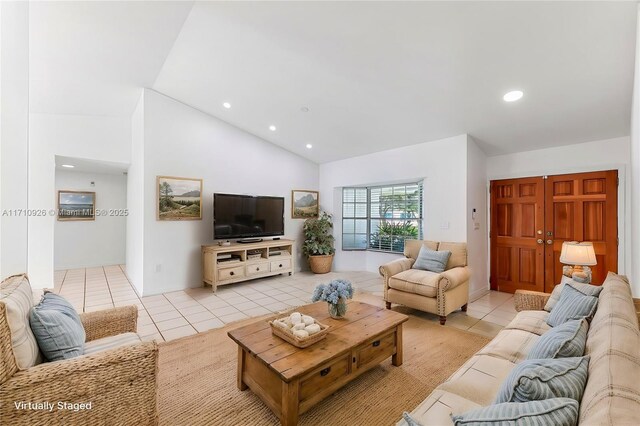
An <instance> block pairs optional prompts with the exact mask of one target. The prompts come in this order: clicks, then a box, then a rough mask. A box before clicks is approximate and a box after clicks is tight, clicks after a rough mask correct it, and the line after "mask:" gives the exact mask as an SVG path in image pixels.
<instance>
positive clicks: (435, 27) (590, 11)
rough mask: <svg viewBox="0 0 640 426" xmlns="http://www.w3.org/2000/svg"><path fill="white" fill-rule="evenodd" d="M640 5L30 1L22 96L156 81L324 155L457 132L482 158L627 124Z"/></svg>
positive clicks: (72, 96)
mask: <svg viewBox="0 0 640 426" xmlns="http://www.w3.org/2000/svg"><path fill="white" fill-rule="evenodd" d="M636 7H637V5H636V3H635V2H423V3H420V2H401V3H398V2H344V3H338V2H299V3H296V2H278V3H272V2H258V3H245V2H196V3H192V2H175V3H171V2H157V3H156V2H118V3H111V2H104V3H103V2H97V3H92V2H87V3H51V2H49V3H47V2H43V3H33V4H31V5H30V16H31V18H30V34H31V49H30V61H31V64H30V69H31V71H30V73H31V75H30V79H31V102H30V108H31V110H32V111H34V112H47V113H65V114H97V115H123V116H128V115H130V114H131V112H132V111H133V109H134V107H135V104H136V102H137V99H138V97H139V94H140V88H141V87H150V88H153V89H155V90H157V91H159V92H161V93H164V94H166V95H168V96H171V97H173V98H175V99H177V100H179V101H181V102H184V103H186V104H188V105H191V106H193V107H195V108H197V109H199V110H202V111H204V112H206V113H208V114H211V115H213V116H216V117H219V118H221V119H222V120H224V121H227V122H229V123H231V124H234V125H236V126H238V127H240V128H242V129H244V130H246V131H248V132H250V133H253V134H255V135H258V136H260V137H262V138H264V139H266V140H268V141H270V142H272V143H274V144H277V145H280V146H282V147H284V148H286V149H288V150H290V151H293V152H295V153H298V154H300V155H302V156H304V157H307V158H310V159H312V160H314V161H316V162H320V163H321V162H326V161H332V160H336V159H341V158H347V157H351V156H355V155H361V154H365V153H369V152H375V151H381V150H384V149H389V148H395V147H399V146H405V145H412V144H417V143H422V142H427V141H430V140H434V139H439V138H444V137H448V136H453V135H457V134H461V133H469V134H471V135H472V136H474V138H476V140H478V141H479V143H480V145H481V147H482V148H483V149H484V150H485V152H487V154H489V155H496V154H500V153H508V152H517V151H524V150H531V149H538V148H544V147H548V146H555V145H560V144H571V143H579V142H586V141H590V140H596V139H605V138H610V137H617V136H624V135H628V134H629V125H630V124H629V123H630V114H631V92H632V85H633V72H634V60H635V39H636V18H635V16H636ZM513 89H519V90H522V91H523V92H524V97H523V98H522V99H521V100H520V101H517V102H513V103H506V102H504V101H503V100H502V95H503V94H504V93H506V92H508V91H509V90H513ZM224 102H229V103H230V104H231V108H229V109H227V108H225V107H224V106H223V103H224ZM271 125H274V126H276V130H275V131H271V130H269V126H271ZM306 144H312V145H313V148H312V149H307V148H306V147H305V145H306Z"/></svg>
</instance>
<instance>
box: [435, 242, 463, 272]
mask: <svg viewBox="0 0 640 426" xmlns="http://www.w3.org/2000/svg"><path fill="white" fill-rule="evenodd" d="M438 251H450V252H451V256H450V257H449V261H448V262H447V270H449V269H451V268H457V267H458V266H467V243H446V242H442V243H440V244H438Z"/></svg>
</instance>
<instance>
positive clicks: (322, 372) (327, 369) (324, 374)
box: [320, 367, 331, 377]
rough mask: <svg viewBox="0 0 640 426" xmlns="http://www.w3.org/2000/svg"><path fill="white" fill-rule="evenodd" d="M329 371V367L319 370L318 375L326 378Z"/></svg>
mask: <svg viewBox="0 0 640 426" xmlns="http://www.w3.org/2000/svg"><path fill="white" fill-rule="evenodd" d="M330 371H331V367H327V368H325V369H324V370H320V375H321V376H322V377H324V376H326V375H327V374H329V372H330Z"/></svg>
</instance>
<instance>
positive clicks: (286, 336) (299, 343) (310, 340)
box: [269, 317, 329, 348]
mask: <svg viewBox="0 0 640 426" xmlns="http://www.w3.org/2000/svg"><path fill="white" fill-rule="evenodd" d="M287 318H288V317H287ZM279 319H282V320H284V319H286V318H279ZM316 324H318V325H319V326H320V331H319V332H317V333H316V334H312V335H310V336H309V337H307V338H304V339H301V338H299V337H298V336H294V335H293V331H291V330H285V329H282V328H280V327H276V326H275V325H274V324H273V321H269V325H270V326H271V332H272V333H273V334H275V335H276V336H278V337H279V338H281V339H282V340H284V341H285V342H289V343H291V344H292V345H293V346H295V347H297V348H306V347H307V346H311V345H313V344H314V343H316V342H319V341H320V340H322V339H324V338H325V337H327V333H328V332H329V326H328V325H324V324H320V323H319V322H318V321H316Z"/></svg>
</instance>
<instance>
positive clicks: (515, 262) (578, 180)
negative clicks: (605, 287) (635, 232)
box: [490, 170, 618, 293]
mask: <svg viewBox="0 0 640 426" xmlns="http://www.w3.org/2000/svg"><path fill="white" fill-rule="evenodd" d="M617 182H618V172H617V171H616V170H612V171H606V172H591V173H576V174H567V175H555V176H548V177H532V178H521V179H505V180H496V181H492V182H491V277H490V282H491V289H492V290H500V291H506V292H510V293H512V292H514V291H515V290H517V289H524V290H536V291H544V292H547V293H549V292H551V291H552V290H553V287H554V286H555V285H556V284H558V283H559V282H560V280H561V278H562V264H561V263H560V251H561V249H562V243H563V242H564V241H590V242H592V243H593V245H594V249H595V252H596V258H597V261H598V264H597V265H596V266H593V267H592V270H593V280H592V283H593V284H602V282H603V281H604V279H605V277H606V274H607V271H614V272H617V270H618V215H617V212H618V184H617Z"/></svg>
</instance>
